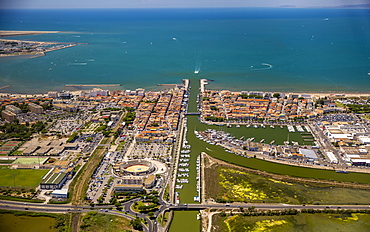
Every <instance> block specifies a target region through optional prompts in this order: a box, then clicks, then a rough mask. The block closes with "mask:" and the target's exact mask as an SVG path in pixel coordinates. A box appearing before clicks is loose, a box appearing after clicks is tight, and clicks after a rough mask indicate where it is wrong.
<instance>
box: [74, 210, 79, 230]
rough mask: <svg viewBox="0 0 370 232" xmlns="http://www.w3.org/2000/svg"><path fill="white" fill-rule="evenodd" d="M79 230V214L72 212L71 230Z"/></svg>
mask: <svg viewBox="0 0 370 232" xmlns="http://www.w3.org/2000/svg"><path fill="white" fill-rule="evenodd" d="M79 230H80V215H79V214H77V213H76V214H73V216H72V232H78V231H79Z"/></svg>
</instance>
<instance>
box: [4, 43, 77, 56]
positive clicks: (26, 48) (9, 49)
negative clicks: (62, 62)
mask: <svg viewBox="0 0 370 232" xmlns="http://www.w3.org/2000/svg"><path fill="white" fill-rule="evenodd" d="M70 46H74V44H54V43H46V42H31V41H20V40H4V39H0V55H1V54H4V55H12V54H15V55H19V54H33V53H43V52H48V51H52V50H57V49H63V48H67V47H70Z"/></svg>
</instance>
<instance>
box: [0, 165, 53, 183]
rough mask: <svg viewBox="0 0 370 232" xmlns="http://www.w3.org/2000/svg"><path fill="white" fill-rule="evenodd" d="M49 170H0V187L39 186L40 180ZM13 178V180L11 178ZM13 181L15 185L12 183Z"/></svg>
mask: <svg viewBox="0 0 370 232" xmlns="http://www.w3.org/2000/svg"><path fill="white" fill-rule="evenodd" d="M48 171H49V170H47V169H46V170H45V169H44V170H32V169H9V168H7V167H2V168H0V176H1V178H0V186H4V187H5V186H6V187H14V184H15V186H16V187H17V188H19V187H24V188H34V187H36V186H38V185H39V183H40V181H41V178H42V177H43V176H44V175H45V174H46V173H47V172H48ZM13 177H14V178H13ZM14 181H15V183H14Z"/></svg>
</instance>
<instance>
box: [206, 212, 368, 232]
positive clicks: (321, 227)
mask: <svg viewBox="0 0 370 232" xmlns="http://www.w3.org/2000/svg"><path fill="white" fill-rule="evenodd" d="M212 221H213V223H214V224H213V225H214V226H215V227H216V229H215V230H212V231H215V232H216V231H217V232H218V231H271V232H272V231H274V232H278V231H279V232H280V231H281V232H295V231H315V232H337V231H345V232H358V231H370V215H369V214H359V213H352V214H305V213H299V214H297V215H289V216H254V217H248V216H241V215H234V216H226V217H221V216H220V215H219V214H217V215H215V216H214V217H213V220H212Z"/></svg>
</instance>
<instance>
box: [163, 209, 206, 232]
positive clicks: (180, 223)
mask: <svg viewBox="0 0 370 232" xmlns="http://www.w3.org/2000/svg"><path fill="white" fill-rule="evenodd" d="M197 214H199V212H198V211H175V212H174V217H173V219H172V222H171V226H170V232H190V231H200V220H197Z"/></svg>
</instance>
